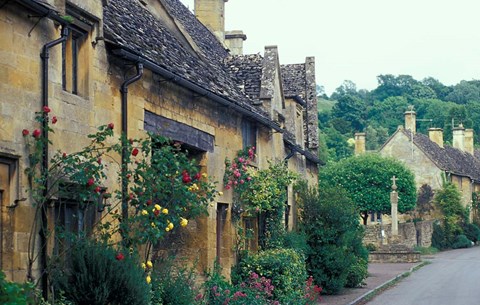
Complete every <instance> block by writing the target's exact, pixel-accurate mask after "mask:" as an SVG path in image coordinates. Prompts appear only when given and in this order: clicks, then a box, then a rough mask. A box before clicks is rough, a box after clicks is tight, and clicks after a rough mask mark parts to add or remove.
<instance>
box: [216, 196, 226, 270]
mask: <svg viewBox="0 0 480 305" xmlns="http://www.w3.org/2000/svg"><path fill="white" fill-rule="evenodd" d="M227 209H228V204H225V203H217V262H218V263H219V264H220V257H221V256H222V249H223V248H224V247H225V245H224V244H223V242H222V239H223V235H224V230H225V223H226V221H227Z"/></svg>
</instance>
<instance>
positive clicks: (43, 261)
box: [39, 26, 68, 300]
mask: <svg viewBox="0 0 480 305" xmlns="http://www.w3.org/2000/svg"><path fill="white" fill-rule="evenodd" d="M67 37H68V28H67V27H65V26H64V27H62V34H61V37H60V38H58V39H56V40H53V41H50V42H48V43H46V44H45V45H44V46H43V49H42V53H41V54H40V57H41V58H42V109H41V110H40V111H43V107H45V106H48V59H49V57H50V49H51V48H53V47H54V46H56V45H58V44H60V43H62V42H64V41H66V40H67ZM47 127H48V123H47V118H46V117H45V119H44V121H43V123H42V137H43V138H44V141H45V143H44V145H43V151H42V167H41V175H42V177H43V178H44V179H45V180H44V182H43V183H44V185H43V188H44V189H43V198H46V197H47V195H48V194H47V193H48V180H47V178H46V177H48V130H47ZM41 209H42V211H41V218H42V221H41V226H40V232H39V234H40V244H41V250H40V251H41V253H40V268H41V270H42V277H41V283H42V295H43V298H44V299H45V300H46V299H48V286H47V285H48V274H47V271H46V270H47V233H46V231H47V226H48V218H47V209H46V205H45V202H44V203H43V204H42V206H41Z"/></svg>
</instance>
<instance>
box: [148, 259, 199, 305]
mask: <svg viewBox="0 0 480 305" xmlns="http://www.w3.org/2000/svg"><path fill="white" fill-rule="evenodd" d="M151 277H152V304H155V305H156V304H162V305H173V304H175V305H191V304H193V303H194V300H195V297H196V296H197V295H198V293H199V291H198V290H197V289H196V288H195V272H194V268H193V267H192V268H186V267H179V266H177V265H176V264H175V263H174V261H173V259H171V258H169V259H165V260H161V261H157V262H156V263H155V270H154V271H153V272H152V276H151Z"/></svg>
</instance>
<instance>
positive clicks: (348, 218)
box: [300, 186, 368, 294]
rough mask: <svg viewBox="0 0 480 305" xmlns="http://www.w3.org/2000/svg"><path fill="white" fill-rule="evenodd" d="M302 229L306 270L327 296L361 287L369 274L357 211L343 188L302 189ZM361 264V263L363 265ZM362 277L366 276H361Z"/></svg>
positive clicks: (366, 253)
mask: <svg viewBox="0 0 480 305" xmlns="http://www.w3.org/2000/svg"><path fill="white" fill-rule="evenodd" d="M300 194H301V203H302V204H303V213H302V215H301V216H302V217H301V219H302V223H301V229H302V231H304V232H305V233H306V235H307V236H308V245H309V247H310V251H309V253H308V256H307V269H308V272H309V274H310V275H312V276H313V277H314V279H315V282H316V283H317V284H318V285H319V286H321V287H322V288H323V289H324V292H325V293H327V294H336V293H339V292H340V291H341V290H342V289H343V288H344V287H345V286H347V284H348V286H352V287H355V286H358V285H360V284H361V283H362V282H363V280H364V279H365V277H366V276H367V273H366V272H364V271H365V269H366V268H367V266H366V262H367V261H368V251H367V249H366V248H365V246H363V245H362V238H363V229H362V227H361V226H360V224H359V221H358V211H357V210H356V208H355V205H354V204H353V202H352V201H351V200H350V199H349V198H348V196H347V194H346V193H345V191H344V190H343V189H339V188H332V187H328V186H321V187H320V191H316V190H303V191H302V192H301V193H300ZM358 262H361V263H360V264H359V263H358ZM362 276H363V277H362Z"/></svg>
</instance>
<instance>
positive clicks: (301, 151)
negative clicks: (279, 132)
mask: <svg viewBox="0 0 480 305" xmlns="http://www.w3.org/2000/svg"><path fill="white" fill-rule="evenodd" d="M283 141H284V142H285V144H287V146H289V147H290V149H291V152H290V153H289V154H288V155H287V157H285V159H284V160H285V161H287V160H288V159H290V158H291V157H293V155H294V154H295V152H298V153H299V154H301V155H302V156H305V158H307V159H308V160H310V161H311V162H313V163H316V164H320V165H325V163H324V162H322V160H320V159H319V158H318V157H317V156H315V155H314V154H312V153H311V152H309V151H307V150H305V149H303V148H301V147H300V146H298V145H297V144H295V143H293V142H292V141H290V140H287V139H283Z"/></svg>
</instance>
